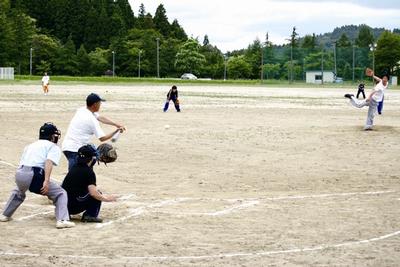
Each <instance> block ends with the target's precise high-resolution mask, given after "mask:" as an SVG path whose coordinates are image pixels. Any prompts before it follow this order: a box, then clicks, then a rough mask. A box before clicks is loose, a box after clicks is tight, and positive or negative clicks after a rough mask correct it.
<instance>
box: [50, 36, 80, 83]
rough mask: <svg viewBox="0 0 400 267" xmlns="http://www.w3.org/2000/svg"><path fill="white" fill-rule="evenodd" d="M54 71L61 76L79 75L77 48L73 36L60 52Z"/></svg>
mask: <svg viewBox="0 0 400 267" xmlns="http://www.w3.org/2000/svg"><path fill="white" fill-rule="evenodd" d="M54 70H55V71H56V72H57V73H59V74H61V75H72V76H74V75H77V74H78V73H79V69H78V59H77V56H76V48H75V44H74V41H73V40H72V37H71V36H70V37H69V38H68V40H67V42H66V43H65V44H64V45H63V46H62V47H61V49H59V50H58V52H57V58H56V61H55V63H54Z"/></svg>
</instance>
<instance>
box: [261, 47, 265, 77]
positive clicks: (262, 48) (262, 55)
mask: <svg viewBox="0 0 400 267" xmlns="http://www.w3.org/2000/svg"><path fill="white" fill-rule="evenodd" d="M263 81H264V47H263V45H262V44H261V83H263Z"/></svg>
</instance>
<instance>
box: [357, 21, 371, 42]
mask: <svg viewBox="0 0 400 267" xmlns="http://www.w3.org/2000/svg"><path fill="white" fill-rule="evenodd" d="M373 43H374V35H373V34H372V32H371V28H370V27H368V26H367V25H362V26H361V27H360V31H359V33H358V36H357V39H356V45H357V46H358V47H369V45H371V44H373Z"/></svg>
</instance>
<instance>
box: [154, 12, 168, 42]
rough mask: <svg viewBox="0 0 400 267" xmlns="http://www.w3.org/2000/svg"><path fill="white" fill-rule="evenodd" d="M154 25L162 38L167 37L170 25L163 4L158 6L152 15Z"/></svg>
mask: <svg viewBox="0 0 400 267" xmlns="http://www.w3.org/2000/svg"><path fill="white" fill-rule="evenodd" d="M153 21H154V25H155V27H156V29H157V30H158V31H159V32H160V33H161V34H162V35H163V36H164V37H168V35H169V33H170V31H171V25H170V24H169V22H168V17H167V11H166V10H165V8H164V5H163V4H160V5H159V6H158V7H157V9H156V13H155V14H154V19H153Z"/></svg>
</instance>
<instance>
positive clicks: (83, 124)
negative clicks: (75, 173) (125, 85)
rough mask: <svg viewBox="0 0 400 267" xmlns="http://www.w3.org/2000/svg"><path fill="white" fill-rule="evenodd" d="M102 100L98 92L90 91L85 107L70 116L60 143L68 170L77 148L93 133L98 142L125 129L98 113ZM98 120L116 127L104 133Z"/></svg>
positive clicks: (87, 141) (88, 141)
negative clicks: (65, 132)
mask: <svg viewBox="0 0 400 267" xmlns="http://www.w3.org/2000/svg"><path fill="white" fill-rule="evenodd" d="M103 101H105V100H104V99H102V98H101V97H100V96H99V95H98V94H95V93H91V94H90V95H88V96H87V98H86V107H81V108H79V109H78V110H77V111H76V113H75V115H74V117H73V118H72V120H71V122H70V124H69V126H68V130H67V134H66V135H65V138H64V141H63V143H62V151H63V152H64V155H65V157H66V158H67V160H68V170H71V168H72V166H74V165H75V164H76V163H77V158H78V150H79V148H81V147H82V146H84V145H87V144H89V143H90V139H91V137H92V136H93V135H95V136H96V137H97V138H98V139H99V140H100V142H105V141H107V140H109V139H111V138H112V136H113V135H114V134H116V133H117V132H118V131H119V132H124V131H125V127H124V126H123V125H121V124H118V123H115V122H113V121H112V120H110V119H108V118H106V117H104V116H100V115H99V113H98V112H99V110H100V106H101V102H103ZM99 122H102V123H104V124H108V125H111V126H115V127H116V129H115V130H114V131H112V132H110V133H109V134H107V135H106V134H105V133H104V132H103V130H102V129H101V127H100V123H99Z"/></svg>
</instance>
